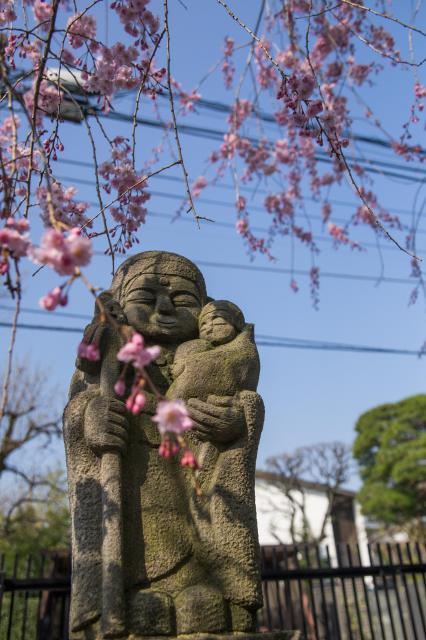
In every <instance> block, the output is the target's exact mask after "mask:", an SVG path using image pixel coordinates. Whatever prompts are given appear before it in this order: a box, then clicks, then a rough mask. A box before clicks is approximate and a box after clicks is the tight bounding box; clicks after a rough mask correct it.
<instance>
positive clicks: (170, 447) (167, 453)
mask: <svg viewBox="0 0 426 640" xmlns="http://www.w3.org/2000/svg"><path fill="white" fill-rule="evenodd" d="M179 450H180V447H179V444H178V443H177V442H176V440H175V439H172V438H168V437H167V436H166V437H164V438H163V439H162V440H161V443H160V446H159V448H158V454H159V455H160V456H161V457H162V458H172V457H173V456H176V455H177V454H178V453H179Z"/></svg>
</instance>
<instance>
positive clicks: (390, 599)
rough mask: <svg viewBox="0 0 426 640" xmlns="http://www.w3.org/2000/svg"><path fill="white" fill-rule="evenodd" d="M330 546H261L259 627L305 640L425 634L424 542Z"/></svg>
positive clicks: (418, 638) (393, 639)
mask: <svg viewBox="0 0 426 640" xmlns="http://www.w3.org/2000/svg"><path fill="white" fill-rule="evenodd" d="M361 551H362V552H361ZM336 552H337V553H336V555H335V557H334V558H333V557H331V554H330V551H329V549H328V548H327V547H323V548H320V547H318V546H310V545H303V546H291V547H288V546H281V545H279V546H270V547H263V548H262V577H263V594H264V607H263V609H262V610H261V612H260V616H259V627H260V628H261V629H264V630H273V629H299V630H301V631H302V633H303V636H304V638H306V639H307V640H426V548H425V545H420V544H410V543H406V544H374V545H366V546H365V547H364V548H363V549H362V550H361V549H360V547H359V546H358V545H353V546H349V545H340V546H339V547H338V548H337V549H336Z"/></svg>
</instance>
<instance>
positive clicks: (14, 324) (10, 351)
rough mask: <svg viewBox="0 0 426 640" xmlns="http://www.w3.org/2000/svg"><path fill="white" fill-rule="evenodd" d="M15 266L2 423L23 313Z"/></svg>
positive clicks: (15, 262)
mask: <svg viewBox="0 0 426 640" xmlns="http://www.w3.org/2000/svg"><path fill="white" fill-rule="evenodd" d="M14 264H15V273H16V280H15V287H14V292H15V293H16V305H15V311H14V314H13V319H12V331H11V335H10V342H9V348H8V351H7V365H6V373H5V376H4V380H3V388H2V399H1V405H0V422H1V420H2V419H3V417H4V415H5V411H6V409H7V403H8V399H9V386H10V378H11V374H12V361H13V351H14V348H15V342H16V333H17V331H18V319H19V314H20V311H21V297H22V289H21V274H20V270H19V264H18V260H17V259H15V260H14Z"/></svg>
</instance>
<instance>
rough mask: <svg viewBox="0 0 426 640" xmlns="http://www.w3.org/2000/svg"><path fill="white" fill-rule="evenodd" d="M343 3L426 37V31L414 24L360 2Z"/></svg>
mask: <svg viewBox="0 0 426 640" xmlns="http://www.w3.org/2000/svg"><path fill="white" fill-rule="evenodd" d="M341 2H342V3H343V4H348V5H349V6H351V7H355V9H360V10H361V11H367V12H368V13H372V14H373V15H375V16H378V17H379V18H385V20H390V21H392V22H396V24H399V25H400V26H401V27H404V28H405V29H410V30H411V31H415V32H416V33H419V34H420V35H422V36H425V37H426V33H425V32H424V31H422V30H421V29H419V28H418V27H415V26H414V25H412V24H407V23H406V22H403V21H402V20H399V19H398V18H394V17H393V16H390V15H389V14H387V13H381V12H380V11H376V10H375V9H372V8H371V7H366V6H365V5H363V4H358V2H353V1H352V0H341Z"/></svg>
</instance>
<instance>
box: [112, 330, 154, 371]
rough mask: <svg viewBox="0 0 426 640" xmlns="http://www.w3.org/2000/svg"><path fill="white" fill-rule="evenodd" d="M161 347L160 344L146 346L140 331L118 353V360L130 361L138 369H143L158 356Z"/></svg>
mask: <svg viewBox="0 0 426 640" xmlns="http://www.w3.org/2000/svg"><path fill="white" fill-rule="evenodd" d="M160 352H161V349H160V347H158V346H154V347H145V341H144V339H143V337H142V336H141V334H140V333H136V332H135V333H134V334H133V335H132V337H131V339H130V340H129V341H128V342H127V343H126V344H125V345H124V347H122V348H121V349H120V351H119V352H118V353H117V360H120V362H129V363H131V364H132V365H133V366H134V368H135V369H137V370H138V371H143V369H144V367H146V366H147V365H148V364H149V363H150V362H152V361H153V360H155V359H156V358H158V356H159V355H160Z"/></svg>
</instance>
